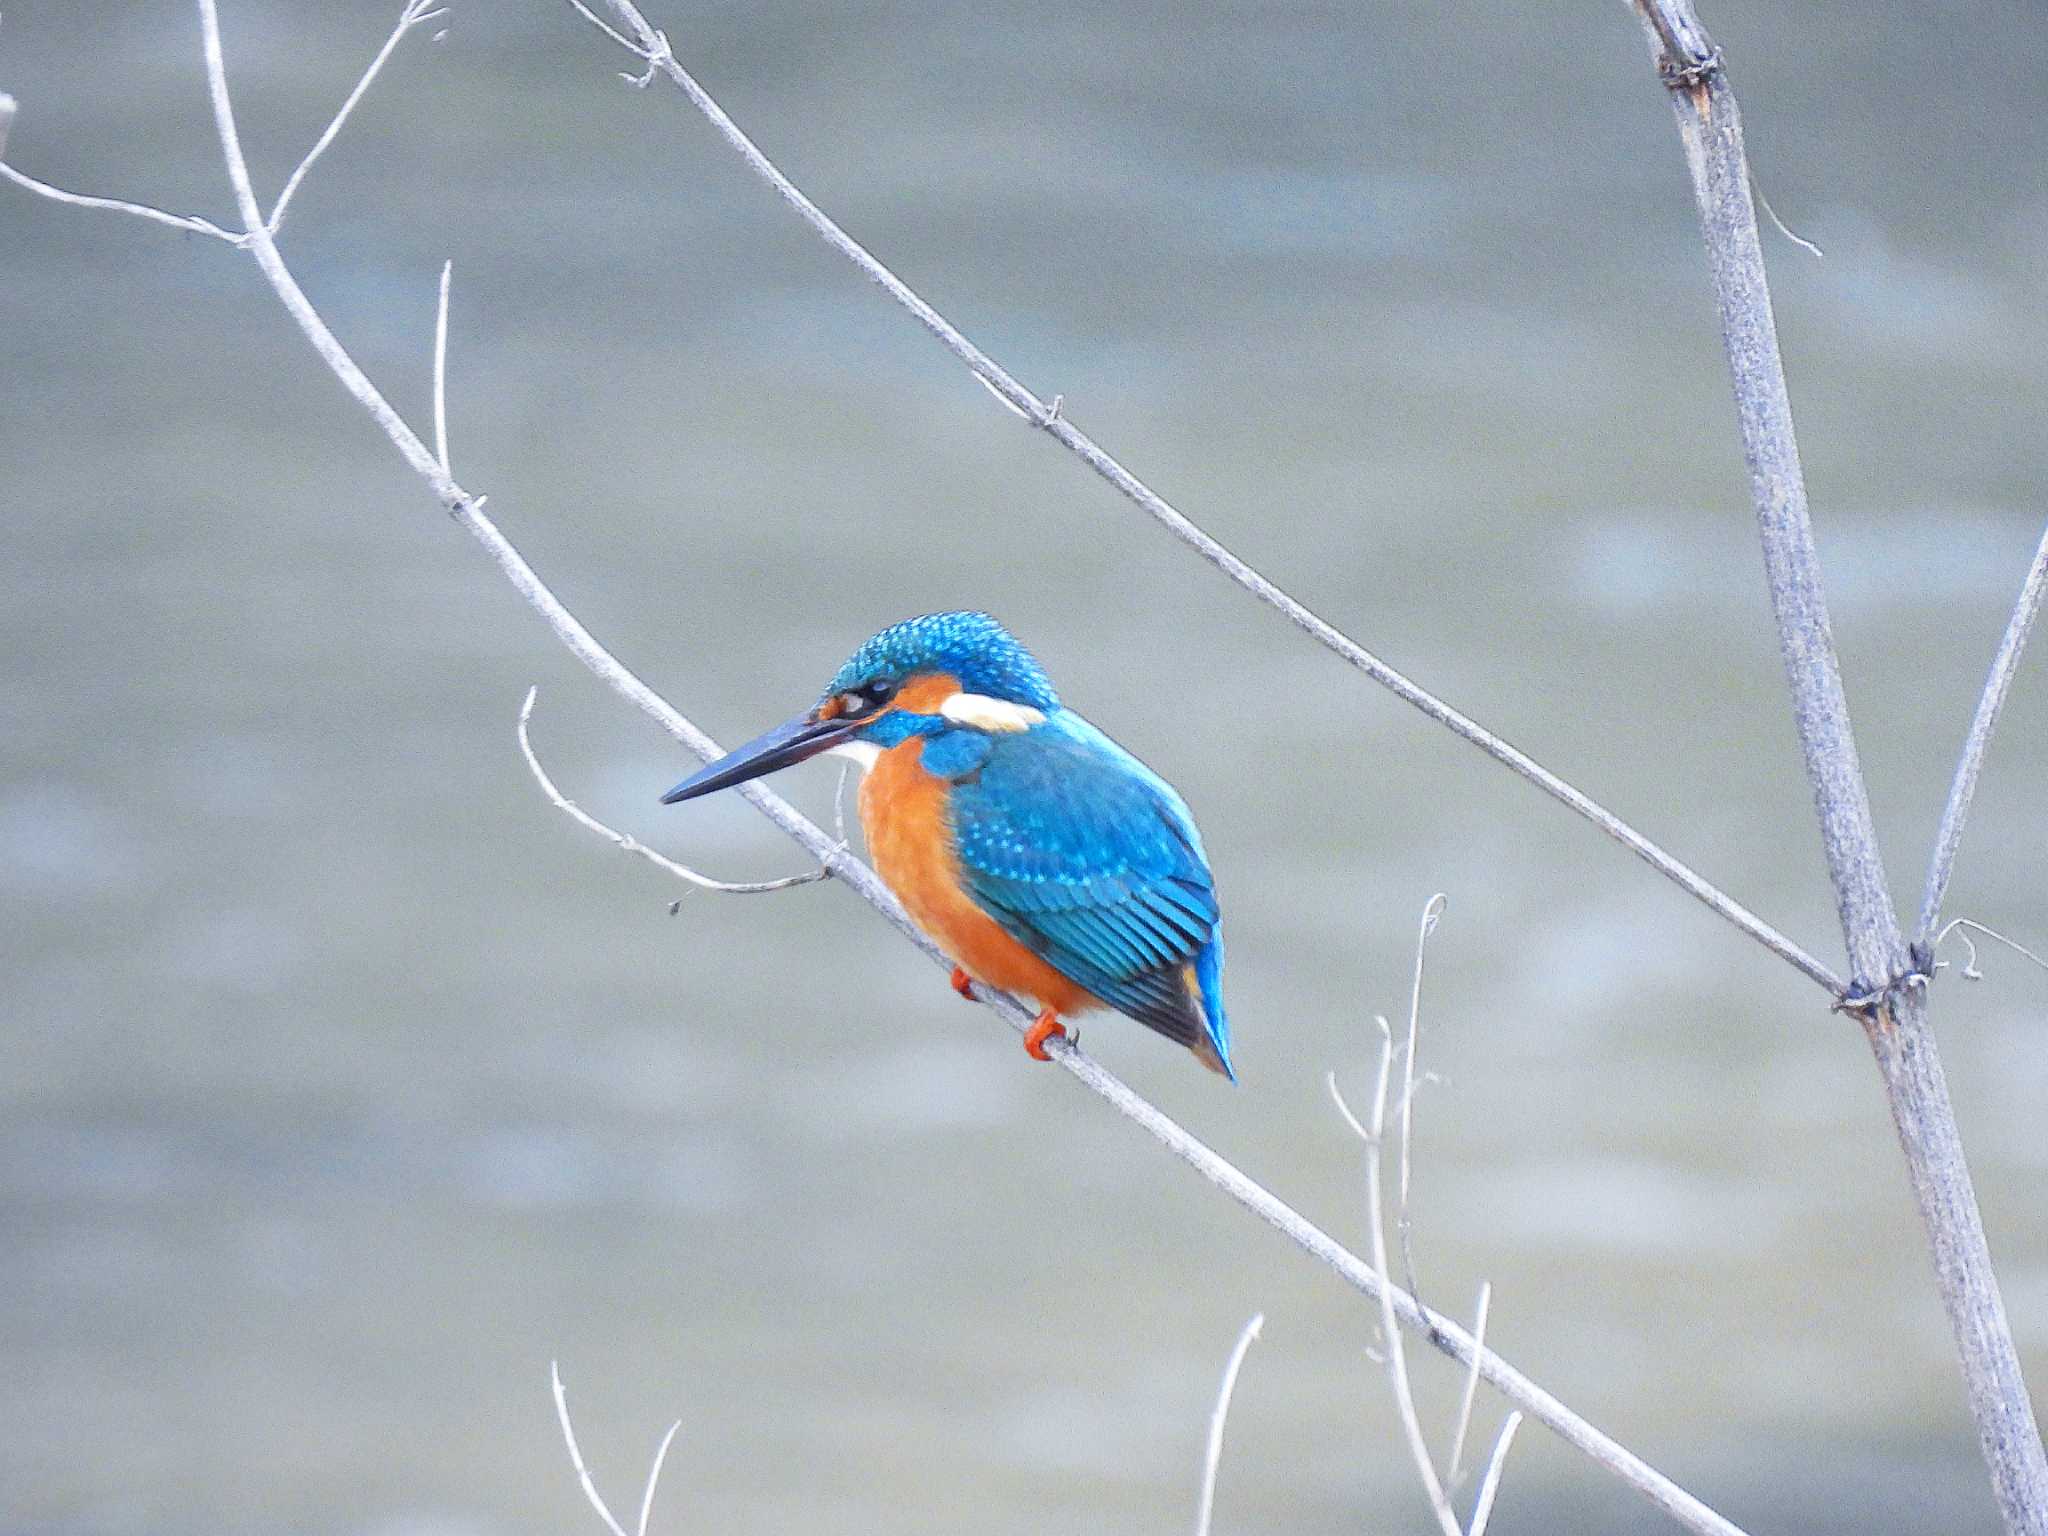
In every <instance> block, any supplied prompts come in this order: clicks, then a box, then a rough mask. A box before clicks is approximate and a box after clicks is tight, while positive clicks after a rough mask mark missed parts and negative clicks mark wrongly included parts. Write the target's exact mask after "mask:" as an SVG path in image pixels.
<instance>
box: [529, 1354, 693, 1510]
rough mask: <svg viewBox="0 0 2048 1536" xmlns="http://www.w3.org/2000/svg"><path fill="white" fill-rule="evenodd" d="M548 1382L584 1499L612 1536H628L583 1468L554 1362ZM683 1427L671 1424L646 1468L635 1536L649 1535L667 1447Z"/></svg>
mask: <svg viewBox="0 0 2048 1536" xmlns="http://www.w3.org/2000/svg"><path fill="white" fill-rule="evenodd" d="M548 1380H549V1381H550V1383H552V1385H553V1387H554V1392H555V1419H556V1421H557V1422H558V1423H559V1424H560V1425H561V1426H562V1443H563V1444H564V1445H566V1446H567V1447H568V1448H569V1465H570V1466H572V1467H574V1468H575V1469H576V1481H577V1482H579V1483H581V1484H582V1485H583V1497H584V1498H585V1499H587V1500H589V1501H590V1507H591V1508H592V1509H594V1510H596V1511H597V1518H598V1519H600V1520H602V1521H603V1522H604V1523H605V1529H606V1530H608V1531H610V1532H611V1533H612V1536H626V1528H625V1527H624V1526H623V1525H621V1524H619V1522H618V1518H617V1516H615V1515H613V1514H612V1511H611V1506H610V1505H609V1504H607V1503H605V1501H604V1495H603V1494H601V1493H599V1492H598V1491H597V1479H596V1478H594V1477H592V1476H591V1475H590V1468H589V1467H588V1466H586V1465H584V1461H583V1450H582V1448H581V1447H580V1446H578V1445H577V1444H576V1426H575V1425H573V1424H571V1423H570V1422H569V1394H568V1392H567V1391H566V1390H565V1389H564V1388H563V1386H562V1372H561V1368H560V1366H559V1364H558V1363H557V1362H555V1361H552V1360H551V1361H549V1362H548ZM682 1427H683V1421H682V1420H681V1419H677V1420H676V1421H675V1423H673V1424H671V1425H669V1427H668V1433H667V1434H665V1435H663V1436H662V1437H661V1444H660V1445H659V1446H658V1447H656V1449H655V1452H654V1464H653V1465H652V1466H651V1467H649V1468H648V1469H647V1486H646V1488H645V1490H644V1491H643V1492H642V1493H641V1495H640V1523H639V1525H637V1526H636V1527H634V1532H633V1536H647V1521H648V1519H649V1517H650V1516H652V1515H653V1513H654V1493H655V1490H656V1489H657V1488H659V1487H660V1486H661V1469H662V1466H663V1465H664V1464H665V1463H666V1462H667V1461H668V1448H669V1446H671V1445H672V1444H674V1443H675V1438H676V1431H677V1430H679V1429H681V1428H682Z"/></svg>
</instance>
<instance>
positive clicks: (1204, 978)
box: [949, 711, 1230, 1070]
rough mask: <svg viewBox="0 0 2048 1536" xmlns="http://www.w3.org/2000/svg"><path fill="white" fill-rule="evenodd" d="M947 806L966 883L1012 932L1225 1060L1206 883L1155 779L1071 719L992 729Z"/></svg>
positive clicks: (1194, 848) (1200, 859)
mask: <svg viewBox="0 0 2048 1536" xmlns="http://www.w3.org/2000/svg"><path fill="white" fill-rule="evenodd" d="M1062 713H1063V714H1065V712H1064V711H1063V712H1062ZM1067 718H1068V719H1069V720H1072V719H1073V717H1071V716H1068V717H1067ZM949 810H950V815H951V820H952V825H953V835H954V845H955V849H956V851H957V853H958V855H959V859H960V866H961V873H962V876H963V878H964V880H965V882H966V885H967V889H968V893H969V894H970V895H971V896H972V897H973V898H974V900H975V901H976V903H977V904H978V905H980V906H981V908H982V909H983V910H984V911H986V912H987V913H988V914H989V915H990V916H991V917H993V918H994V919H995V920H996V921H997V922H998V923H1000V924H1002V926H1003V928H1004V930H1005V931H1007V932H1008V933H1009V934H1010V935H1011V937H1013V938H1015V939H1017V940H1018V941H1019V942H1021V943H1023V944H1025V945H1027V946H1029V947H1030V948H1031V949H1032V950H1033V951H1034V952H1036V953H1037V954H1038V955H1039V956H1041V957H1042V958H1043V959H1044V960H1045V961H1046V963H1047V964H1049V965H1051V966H1052V967H1053V969H1055V970H1057V971H1058V972H1060V974H1061V975H1063V976H1066V977H1069V978H1071V979H1072V980H1073V981H1075V982H1078V983H1079V984H1080V985H1081V986H1083V987H1086V988H1087V989H1088V990H1089V991H1090V992H1092V993H1094V994H1095V995H1096V996H1097V997H1100V998H1101V999H1102V1000H1103V1001H1104V1002H1106V1003H1108V1004H1110V1005H1111V1006H1112V1007H1114V1008H1116V1009H1118V1010H1119V1011H1120V1012H1123V1013H1126V1014H1129V1015H1130V1016H1131V1017H1132V1018H1135V1019H1137V1020H1138V1021H1139V1022H1140V1023H1143V1024H1146V1025H1148V1026H1150V1027H1151V1028H1153V1029H1156V1030H1158V1031H1159V1032H1160V1033H1161V1034H1163V1035H1165V1036H1167V1037H1168V1038H1169V1039H1171V1040H1174V1041H1176V1042H1178V1043H1179V1044H1181V1045H1185V1046H1189V1047H1193V1048H1196V1049H1198V1050H1201V1049H1204V1048H1206V1049H1207V1051H1208V1052H1209V1053H1212V1054H1214V1055H1215V1056H1217V1057H1218V1059H1219V1062H1220V1063H1221V1064H1223V1065H1224V1066H1225V1068H1226V1070H1227V1065H1228V1062H1229V1052H1230V1047H1229V1034H1228V1030H1227V1027H1226V1026H1225V1023H1224V1016H1223V1008H1222V1000H1221V996H1220V990H1221V988H1220V970H1221V966H1222V939H1221V936H1220V934H1219V932H1218V929H1219V925H1220V913H1219V910H1218V907H1217V903H1216V887H1215V882H1214V880H1213V879H1212V878H1211V876H1210V873H1209V865H1208V861H1207V859H1206V858H1205V857H1204V856H1203V853H1202V845H1201V839H1200V837H1199V836H1198V835H1197V833H1196V832H1195V828H1194V821H1193V818H1192V817H1190V816H1189V814H1188V811H1187V807H1186V806H1185V805H1183V804H1182V803H1181V800H1180V797H1179V796H1178V795H1176V794H1175V793H1174V792H1173V791H1172V790H1171V789H1170V788H1169V787H1167V785H1166V784H1165V783H1164V781H1162V780H1161V779H1159V778H1158V777H1157V776H1156V775H1154V774H1153V773H1152V772H1151V771H1150V770H1149V769H1146V768H1145V767H1144V766H1143V765H1142V764H1141V763H1139V762H1138V761H1137V760H1136V759H1135V758H1133V757H1131V756H1130V755H1129V754H1128V753H1126V752H1124V751H1123V750H1122V749H1121V748H1119V747H1117V746H1116V745H1115V744H1114V743H1112V742H1110V741H1109V739H1108V738H1107V737H1105V736H1103V735H1102V734H1101V733H1100V732H1098V731H1096V730H1094V728H1093V727H1090V726H1086V725H1085V724H1084V723H1081V722H1078V721H1075V722H1074V725H1073V726H1070V727H1069V728H1068V729H1065V730H1047V729H1044V728H1040V729H1036V730H1032V731H1029V732H1022V733H1018V734H1014V735H1004V736H998V737H996V738H994V739H993V740H992V741H991V742H990V743H989V750H988V751H987V753H986V754H985V755H984V756H983V758H982V761H981V763H980V765H979V768H978V771H976V772H974V773H972V774H970V775H966V776H964V777H963V778H961V779H960V780H958V781H956V782H955V784H954V786H953V791H952V794H951V796H950V799H949Z"/></svg>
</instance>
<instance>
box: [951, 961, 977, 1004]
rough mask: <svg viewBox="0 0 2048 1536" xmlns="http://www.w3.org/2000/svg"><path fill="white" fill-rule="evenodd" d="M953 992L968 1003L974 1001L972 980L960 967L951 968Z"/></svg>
mask: <svg viewBox="0 0 2048 1536" xmlns="http://www.w3.org/2000/svg"><path fill="white" fill-rule="evenodd" d="M953 990H954V991H955V992H958V993H959V994H960V995H961V996H962V997H964V998H966V999H967V1001H969V1002H970V1003H971V1002H973V1001H974V978H973V977H972V976H970V975H968V974H967V971H966V969H965V968H964V967H962V966H957V965H956V966H954V967H953Z"/></svg>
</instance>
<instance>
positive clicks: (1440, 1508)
mask: <svg viewBox="0 0 2048 1536" xmlns="http://www.w3.org/2000/svg"><path fill="white" fill-rule="evenodd" d="M1374 1022H1375V1023H1376V1024H1378V1025H1379V1030H1380V1064H1379V1071H1378V1074H1377V1075H1376V1076H1375V1078H1374V1080H1373V1091H1372V1115H1371V1118H1370V1120H1368V1121H1367V1122H1365V1123H1364V1124H1360V1122H1359V1119H1358V1117H1357V1116H1356V1115H1355V1114H1353V1113H1352V1112H1351V1106H1350V1105H1349V1104H1347V1103H1345V1102H1344V1094H1343V1091H1342V1090H1341V1089H1339V1088H1338V1086H1337V1074H1336V1073H1334V1072H1332V1073H1330V1074H1329V1077H1328V1086H1329V1090H1330V1097H1331V1098H1332V1099H1334V1100H1335V1101H1336V1104H1337V1112H1338V1113H1339V1114H1341V1115H1342V1116H1343V1117H1344V1122H1345V1124H1347V1125H1349V1126H1350V1127H1351V1129H1352V1130H1353V1131H1354V1132H1355V1133H1356V1134H1357V1136H1358V1138H1359V1140H1360V1141H1362V1142H1364V1143H1365V1147H1366V1156H1365V1201H1366V1237H1367V1239H1368V1241H1369V1247H1368V1249H1367V1251H1368V1252H1369V1253H1370V1254H1371V1255H1372V1267H1373V1272H1374V1273H1375V1274H1377V1275H1378V1276H1379V1277H1380V1294H1379V1302H1380V1333H1381V1337H1382V1338H1383V1339H1384V1341H1385V1343H1386V1350H1387V1354H1386V1367H1387V1380H1388V1382H1389V1383H1390V1384H1391V1385H1392V1387H1393V1389H1394V1405H1395V1407H1396V1408H1397V1409H1398V1410H1399V1411H1400V1416H1401V1432H1402V1434H1403V1435H1404V1436H1405V1437H1406V1438H1407V1441H1408V1454H1409V1456H1410V1458H1411V1459H1412V1460H1413V1461H1414V1463H1415V1472H1416V1475H1417V1476H1418V1477H1420V1478H1421V1479H1422V1489H1423V1492H1424V1493H1426V1494H1427V1495H1428V1496H1429V1507H1430V1509H1431V1510H1432V1511H1433V1512H1434V1513H1435V1515H1436V1520H1437V1524H1438V1525H1439V1526H1441V1527H1442V1528H1443V1536H1465V1533H1464V1531H1463V1530H1462V1529H1461V1528H1460V1527H1459V1525H1458V1516H1457V1512H1456V1511H1455V1510H1453V1509H1452V1508H1451V1501H1450V1498H1449V1496H1448V1495H1446V1494H1445V1492H1444V1485H1443V1480H1442V1479H1441V1478H1439V1477H1438V1476H1437V1471H1436V1462H1435V1461H1434V1460H1433V1459H1432V1458H1431V1456H1430V1454H1429V1443H1428V1441H1426V1440H1424V1439H1423V1437H1422V1419H1421V1416H1420V1415H1419V1414H1418V1413H1417V1412H1416V1409H1415V1392H1414V1389H1413V1388H1412V1387H1411V1386H1410V1384H1409V1381H1408V1346H1407V1344H1406V1342H1405V1341H1404V1340H1403V1339H1402V1337H1401V1329H1400V1326H1399V1324H1398V1322H1397V1321H1396V1319H1395V1317H1394V1287H1393V1282H1392V1281H1391V1279H1390V1278H1389V1276H1388V1270H1387V1225H1386V1207H1385V1202H1384V1201H1383V1199H1382V1198H1381V1194H1380V1151H1381V1144H1382V1142H1383V1141H1384V1139H1385V1133H1386V1124H1387V1085H1388V1082H1389V1080H1390V1078H1391V1077H1392V1073H1393V1065H1394V1032H1393V1030H1392V1029H1391V1028H1389V1027H1388V1024H1387V1021H1386V1019H1385V1018H1384V1017H1382V1018H1377V1019H1375V1020H1374Z"/></svg>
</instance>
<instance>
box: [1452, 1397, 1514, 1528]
mask: <svg viewBox="0 0 2048 1536" xmlns="http://www.w3.org/2000/svg"><path fill="white" fill-rule="evenodd" d="M1521 1427H1522V1413H1521V1410H1520V1409H1516V1410H1515V1411H1514V1412H1513V1413H1510V1414H1509V1415H1508V1416H1507V1420H1506V1422H1505V1423H1503V1424H1502V1425H1501V1427H1500V1438H1498V1439H1497V1440H1495V1441H1494V1442H1493V1454H1492V1455H1491V1456H1489V1457H1488V1458H1487V1460H1486V1477H1485V1480H1484V1481H1482V1482H1481V1483H1480V1485H1479V1497H1478V1498H1477V1499H1476V1500H1475V1501H1474V1502H1473V1505H1472V1524H1471V1525H1470V1527H1468V1529H1467V1531H1466V1536H1486V1522H1487V1521H1489V1520H1491V1519H1492V1518H1493V1501H1494V1497H1495V1495H1497V1494H1498V1493H1499V1492H1500V1474H1501V1470H1502V1468H1504V1467H1506V1466H1507V1464H1508V1447H1509V1446H1511V1445H1513V1444H1514V1443H1515V1431H1516V1430H1518V1429H1520V1428H1521Z"/></svg>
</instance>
